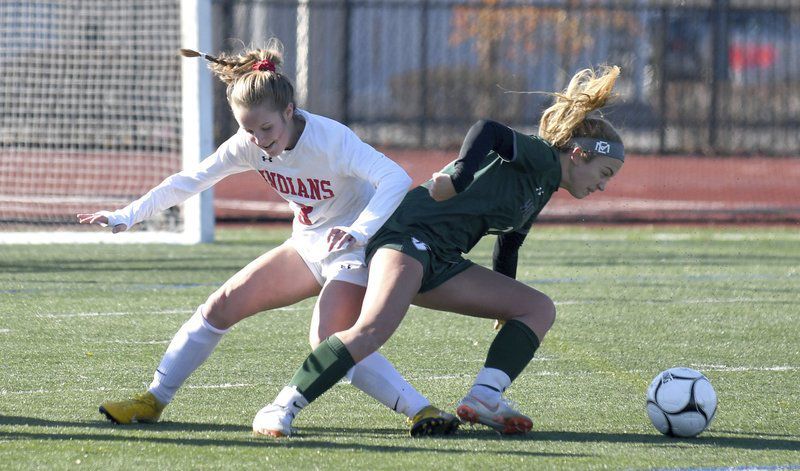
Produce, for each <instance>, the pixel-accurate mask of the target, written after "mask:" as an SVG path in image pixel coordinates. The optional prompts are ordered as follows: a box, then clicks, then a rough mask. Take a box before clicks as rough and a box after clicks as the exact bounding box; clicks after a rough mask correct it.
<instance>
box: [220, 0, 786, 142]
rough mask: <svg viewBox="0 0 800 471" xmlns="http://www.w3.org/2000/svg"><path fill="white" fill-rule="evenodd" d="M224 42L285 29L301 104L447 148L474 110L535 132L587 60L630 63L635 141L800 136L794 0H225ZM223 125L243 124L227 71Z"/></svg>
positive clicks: (379, 136) (370, 130)
mask: <svg viewBox="0 0 800 471" xmlns="http://www.w3.org/2000/svg"><path fill="white" fill-rule="evenodd" d="M213 6H214V15H215V24H216V25H217V28H216V30H215V32H214V34H215V39H214V44H215V49H216V50H228V51H235V50H237V49H240V48H241V47H242V46H243V45H248V46H249V45H258V44H259V43H263V42H264V41H265V40H266V39H267V38H269V37H271V36H276V37H278V38H280V39H281V40H282V41H283V42H284V45H285V47H286V65H285V69H284V71H285V73H287V75H289V76H290V77H292V78H295V79H296V78H297V77H300V78H301V81H300V83H299V85H300V86H301V88H300V90H299V96H301V97H302V98H303V100H304V102H303V103H301V105H302V106H303V107H306V108H308V109H309V110H311V111H313V112H315V113H319V114H323V115H326V116H329V117H332V118H334V119H337V120H339V121H342V122H344V123H346V124H348V125H350V126H351V127H353V128H354V129H355V130H356V131H357V132H358V133H359V134H360V135H361V136H362V137H364V138H365V139H366V140H368V141H370V142H371V143H373V144H376V145H385V146H395V147H396V146H406V147H416V148H447V147H452V146H456V145H458V143H459V142H460V140H461V138H462V137H463V134H464V132H465V131H466V129H467V128H468V126H469V125H470V124H471V123H472V122H473V121H475V120H476V119H478V118H484V117H489V118H494V119H497V120H500V121H503V122H505V123H507V124H509V125H512V126H516V127H519V128H521V129H529V130H531V131H532V132H533V131H535V126H536V123H537V122H538V118H539V116H540V114H541V112H542V111H543V110H544V109H545V108H546V107H547V106H548V104H549V103H550V97H549V96H548V95H547V94H546V93H538V92H551V91H556V90H560V89H562V88H563V87H564V86H565V85H566V82H567V81H568V79H569V77H570V76H571V75H572V74H573V73H574V72H576V71H577V70H579V69H580V68H584V67H592V66H597V65H600V64H616V65H619V66H621V67H622V69H623V75H622V77H621V79H620V81H619V82H618V91H619V94H620V97H619V99H618V100H617V102H616V103H615V104H614V105H613V106H610V107H609V108H608V109H607V110H606V116H607V117H608V119H610V120H611V121H612V122H614V123H615V124H616V125H617V126H618V127H619V128H620V129H621V130H622V132H623V135H624V136H625V138H626V143H627V145H628V148H629V149H630V150H631V151H634V152H638V153H655V154H670V153H680V154H714V155H749V154H762V155H789V154H796V152H797V149H798V148H800V133H798V132H797V130H798V129H799V128H800V126H799V125H800V4H799V3H798V2H791V1H786V0H757V1H756V0H750V1H746V0H705V1H703V0H695V1H691V0H680V1H678V0H675V1H657V0H617V1H614V0H606V1H603V0H582V1H580V0H531V1H524V2H523V1H500V0H480V1H465V0H462V1H454V0H300V1H296V0H295V1H288V0H215V1H214V3H213ZM218 86H219V87H220V89H219V90H218V93H217V94H216V95H217V97H219V98H218V100H219V102H218V103H217V105H218V106H217V113H218V118H219V119H217V120H216V121H217V123H218V128H217V136H216V137H217V139H218V141H221V140H223V139H224V138H225V137H226V136H228V135H229V134H230V133H232V132H233V131H234V128H235V123H234V122H233V120H232V119H231V117H230V111H229V110H228V109H227V108H228V107H227V104H226V103H225V102H224V98H222V97H224V93H222V87H221V85H218Z"/></svg>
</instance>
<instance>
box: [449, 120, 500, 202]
mask: <svg viewBox="0 0 800 471" xmlns="http://www.w3.org/2000/svg"><path fill="white" fill-rule="evenodd" d="M491 151H495V152H496V153H497V155H499V156H500V157H501V158H503V159H505V160H509V161H510V160H514V131H513V130H512V129H511V128H509V127H508V126H504V125H502V124H500V123H498V122H496V121H488V120H480V121H478V122H477V123H475V124H473V125H472V127H471V128H470V129H469V132H467V136H466V137H465V138H464V143H463V144H462V145H461V151H460V152H459V154H458V160H456V161H455V162H454V164H453V166H454V171H453V174H452V175H451V176H450V178H451V179H452V180H453V186H454V187H455V189H456V191H457V192H458V193H461V192H462V191H464V190H465V189H466V188H467V187H468V186H469V185H470V183H472V179H473V177H474V176H475V172H477V171H478V168H479V167H480V164H481V162H482V161H483V159H484V157H486V155H487V154H488V153H489V152H491Z"/></svg>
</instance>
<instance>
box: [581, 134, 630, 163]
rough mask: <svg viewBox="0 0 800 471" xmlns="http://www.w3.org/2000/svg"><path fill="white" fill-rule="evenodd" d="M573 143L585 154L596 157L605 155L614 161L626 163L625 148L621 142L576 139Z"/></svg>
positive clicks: (587, 138)
mask: <svg viewBox="0 0 800 471" xmlns="http://www.w3.org/2000/svg"><path fill="white" fill-rule="evenodd" d="M572 142H574V143H575V144H577V145H578V147H580V148H581V149H583V150H584V151H585V152H588V153H590V154H595V155H604V156H606V157H611V158H612V159H617V160H622V161H623V162H624V161H625V147H624V146H623V145H622V143H621V142H609V141H602V140H600V139H595V138H592V137H576V138H574V139H572Z"/></svg>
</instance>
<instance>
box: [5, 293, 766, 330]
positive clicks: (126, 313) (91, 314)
mask: <svg viewBox="0 0 800 471" xmlns="http://www.w3.org/2000/svg"><path fill="white" fill-rule="evenodd" d="M770 301H775V300H774V299H767V298H745V297H739V298H701V299H653V300H627V301H626V303H628V304H726V303H759V302H770ZM608 302H611V301H595V300H565V301H555V305H556V306H570V305H590V304H605V303H608ZM309 309H310V308H309V307H300V306H287V307H280V308H277V309H272V311H289V312H292V311H307V310H309ZM190 313H191V311H187V310H185V309H166V310H162V311H118V312H78V313H46V314H34V317H38V318H41V319H69V318H74V317H119V316H130V315H165V314H190ZM8 332H10V330H9V329H0V333H8Z"/></svg>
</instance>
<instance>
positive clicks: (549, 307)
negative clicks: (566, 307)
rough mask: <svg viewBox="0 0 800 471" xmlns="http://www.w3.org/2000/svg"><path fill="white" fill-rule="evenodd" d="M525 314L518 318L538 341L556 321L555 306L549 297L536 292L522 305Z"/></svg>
mask: <svg viewBox="0 0 800 471" xmlns="http://www.w3.org/2000/svg"><path fill="white" fill-rule="evenodd" d="M523 309H524V311H525V313H524V314H523V315H522V316H520V318H519V319H520V320H523V321H524V322H525V323H526V324H528V326H529V327H531V328H532V329H533V330H534V332H536V334H537V335H538V336H539V338H540V340H541V338H542V337H543V336H544V334H545V333H547V331H549V330H550V328H551V327H552V326H553V324H554V323H555V321H556V305H555V303H554V302H553V300H552V299H550V297H549V296H547V295H546V294H543V293H539V292H537V293H536V295H535V296H533V297H532V298H531V299H530V300H529V301H528V302H527V303H524V308H523Z"/></svg>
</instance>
